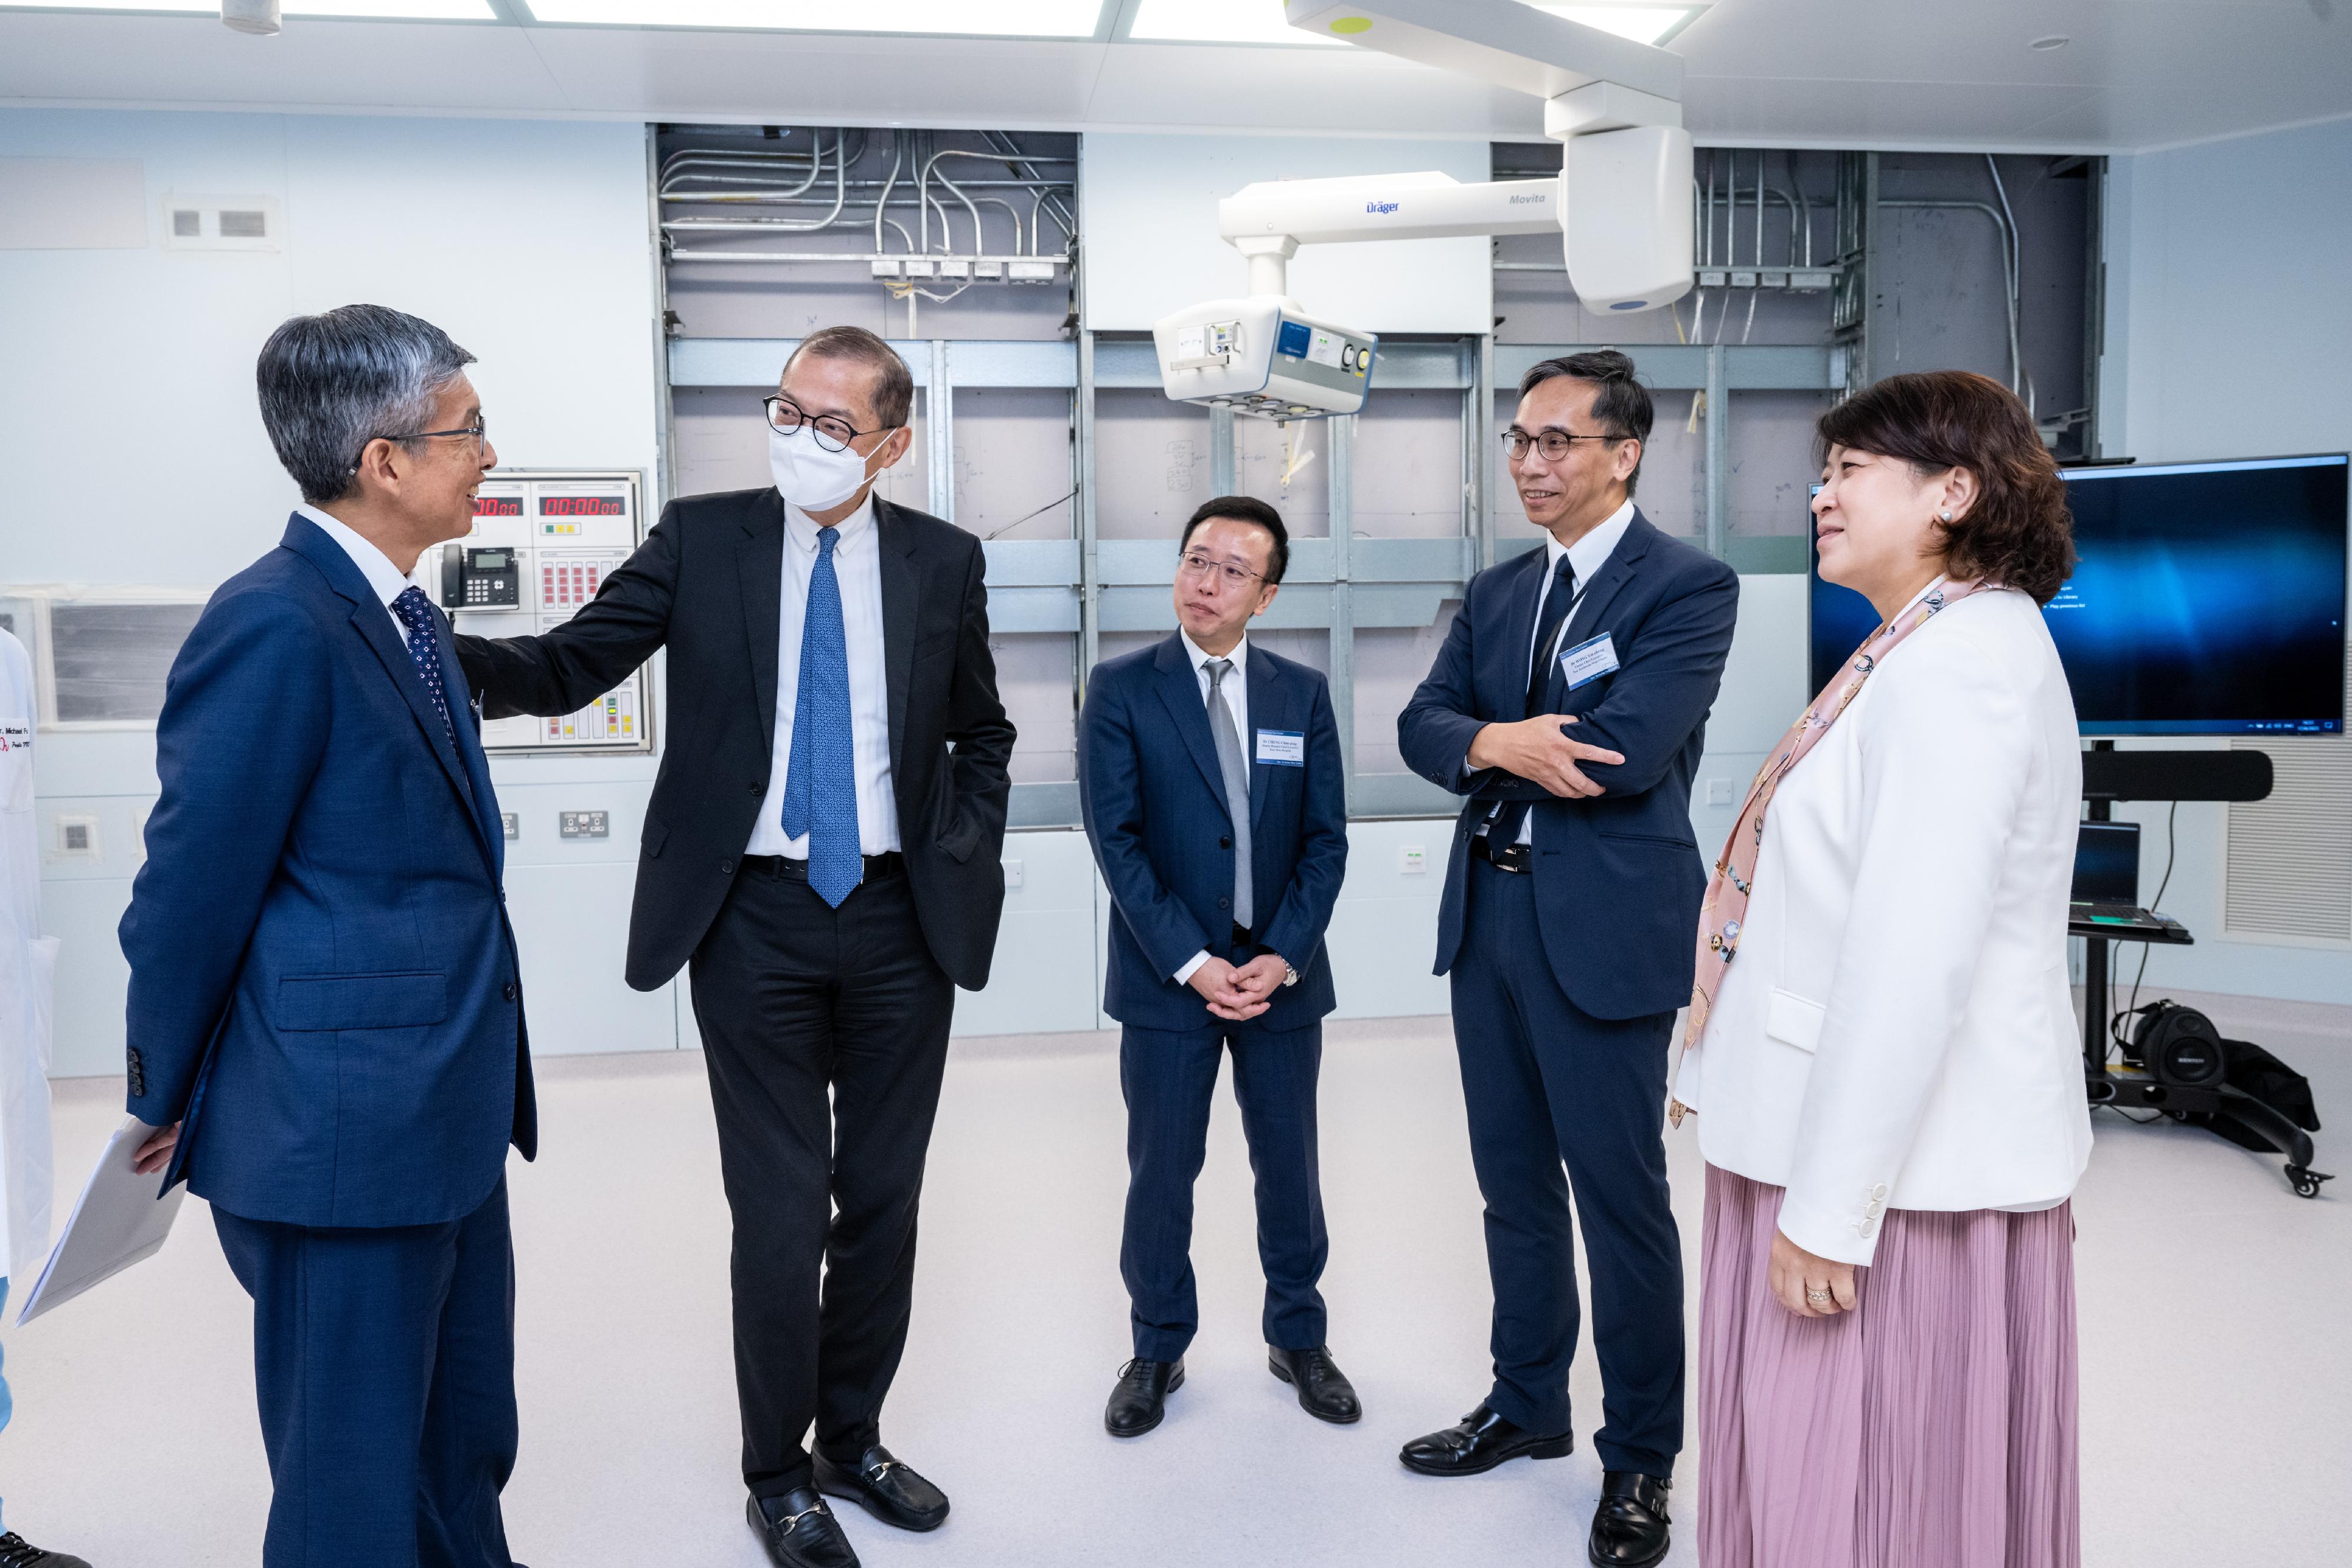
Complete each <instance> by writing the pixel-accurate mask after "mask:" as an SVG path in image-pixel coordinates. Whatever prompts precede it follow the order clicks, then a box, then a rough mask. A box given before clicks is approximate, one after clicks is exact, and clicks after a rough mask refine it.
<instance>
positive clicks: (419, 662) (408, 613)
mask: <svg viewBox="0 0 2352 1568" xmlns="http://www.w3.org/2000/svg"><path fill="white" fill-rule="evenodd" d="M392 612H393V613H394V615H397V616H399V617H400V623H401V624H402V625H403V626H405V627H407V628H408V659H409V663H411V664H415V666H416V674H417V675H418V677H419V678H420V679H422V680H423V681H424V683H425V694H426V695H429V696H430V697H432V699H433V709H434V711H435V712H436V713H438V714H439V715H440V716H441V732H442V733H443V734H444V735H446V736H447V737H449V745H450V747H452V749H454V748H455V747H457V727H456V726H454V725H452V724H451V723H450V722H449V694H448V691H447V690H446V688H445V687H444V686H443V685H442V684H441V638H440V634H439V633H438V632H436V631H435V630H434V627H433V605H432V601H429V600H427V599H426V598H425V591H424V590H423V589H421V588H419V587H417V586H416V585H415V583H411V584H409V585H408V586H407V587H406V588H404V589H402V590H401V591H400V597H399V598H397V599H395V600H394V601H392Z"/></svg>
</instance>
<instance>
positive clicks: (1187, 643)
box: [1176, 631, 1250, 986]
mask: <svg viewBox="0 0 2352 1568" xmlns="http://www.w3.org/2000/svg"><path fill="white" fill-rule="evenodd" d="M1176 635H1178V636H1179V637H1182V638H1183V639H1184V653H1185V656H1186V657H1187V658H1189V659H1191V660H1192V674H1194V675H1195V676H1197V677H1198V678H1199V679H1200V682H1201V708H1202V712H1203V713H1205V712H1207V711H1208V706H1209V661H1211V660H1212V659H1231V660H1232V661H1233V662H1234V667H1233V668H1232V670H1230V671H1228V672H1227V673H1226V675H1225V679H1224V684H1223V685H1222V686H1221V687H1219V688H1218V689H1219V690H1220V691H1222V692H1223V694H1224V698H1225V706H1226V707H1227V708H1229V709H1231V710H1232V712H1233V716H1234V739H1236V740H1238V741H1240V742H1241V746H1242V767H1243V768H1248V767H1249V765H1250V751H1249V744H1250V743H1249V637H1248V634H1247V633H1244V634H1243V637H1242V640H1241V641H1240V642H1238V643H1234V647H1233V652H1231V653H1202V651H1201V647H1200V644H1199V643H1195V642H1193V641H1192V638H1191V637H1190V636H1188V635H1186V634H1185V633H1184V632H1181V631H1180V632H1177V633H1176ZM1208 961H1209V950H1208V949H1207V948H1206V947H1203V948H1202V949H1201V950H1200V951H1199V952H1197V953H1195V954H1193V955H1192V956H1191V957H1189V958H1187V959H1185V960H1184V963H1183V966H1182V967H1181V968H1179V969H1178V970H1177V971H1176V983H1177V984H1178V985H1180V986H1184V985H1190V984H1191V983H1192V972H1193V971H1194V970H1196V969H1198V968H1199V967H1201V966H1202V965H1203V964H1205V963H1207V962H1208Z"/></svg>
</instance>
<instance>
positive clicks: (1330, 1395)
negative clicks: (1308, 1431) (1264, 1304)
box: [1265, 1344, 1364, 1427]
mask: <svg viewBox="0 0 2352 1568" xmlns="http://www.w3.org/2000/svg"><path fill="white" fill-rule="evenodd" d="M1265 1369H1266V1370H1267V1371H1268V1372H1271V1373H1273V1374H1274V1375H1276V1377H1279V1378H1280V1379H1282V1380H1283V1381H1284V1382H1285V1383H1287V1384H1289V1385H1292V1386H1293V1387H1295V1388H1297V1390H1298V1407H1299V1408H1300V1409H1301V1410H1304V1411H1306V1412H1307V1414H1308V1415H1309V1416H1314V1417H1315V1418H1316V1419H1317V1420H1318V1421H1329V1422H1331V1423H1332V1424H1334V1425H1335V1426H1340V1427H1344V1426H1346V1425H1348V1424H1349V1422H1351V1421H1359V1420H1361V1419H1362V1418H1363V1415H1364V1406H1362V1404H1361V1403H1360V1402H1359V1401H1358V1399H1357V1398H1356V1385H1354V1384H1352V1383H1350V1382H1349V1381H1348V1375H1347V1374H1346V1373H1344V1372H1342V1371H1340V1370H1339V1363H1337V1362H1335V1361H1333V1360H1332V1359H1331V1352H1330V1350H1329V1349H1328V1347H1327V1346H1324V1345H1319V1344H1318V1345H1317V1346H1316V1347H1315V1348H1314V1349H1313V1350H1276V1349H1275V1347H1274V1346H1272V1345H1267V1346H1266V1347H1265Z"/></svg>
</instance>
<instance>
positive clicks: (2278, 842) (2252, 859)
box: [2222, 655, 2352, 946]
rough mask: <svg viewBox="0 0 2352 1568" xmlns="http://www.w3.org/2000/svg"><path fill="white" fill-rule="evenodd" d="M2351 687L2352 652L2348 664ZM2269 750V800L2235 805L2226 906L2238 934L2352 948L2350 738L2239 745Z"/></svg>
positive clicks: (2228, 921)
mask: <svg viewBox="0 0 2352 1568" xmlns="http://www.w3.org/2000/svg"><path fill="white" fill-rule="evenodd" d="M2346 673H2347V688H2346V689H2347V690H2352V655H2347V659H2346ZM2233 745H2235V746H2236V747H2238V748H2240V749H2242V750H2249V751H2267V752H2269V753H2270V755H2271V765H2272V768H2273V770H2274V773H2275V782H2274V783H2273V786H2272V789H2271V796H2270V799H2269V800H2256V801H2252V802H2251V803H2249V804H2245V805H2234V806H2231V808H2230V846H2229V862H2230V875H2229V882H2228V886H2227V888H2226V890H2225V894H2224V895H2225V897H2226V899H2227V903H2228V907H2227V910H2226V913H2225V915H2224V916H2223V920H2222V924H2223V925H2224V926H2225V927H2226V928H2227V929H2228V931H2229V934H2230V935H2231V936H2296V937H2302V938H2305V939H2306V940H2310V941H2319V942H2341V943H2345V944H2347V946H2352V737H2347V738H2329V739H2325V740H2322V739H2303V738H2295V739H2278V740H2267V739H2265V740H2241V741H2236V742H2234V743H2233Z"/></svg>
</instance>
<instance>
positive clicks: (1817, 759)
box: [1675, 591, 2091, 1263]
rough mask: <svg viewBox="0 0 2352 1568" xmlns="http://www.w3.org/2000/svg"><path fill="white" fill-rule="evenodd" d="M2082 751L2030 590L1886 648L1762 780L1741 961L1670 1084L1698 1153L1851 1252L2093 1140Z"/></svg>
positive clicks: (1808, 1240)
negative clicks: (1788, 761) (2082, 934)
mask: <svg viewBox="0 0 2352 1568" xmlns="http://www.w3.org/2000/svg"><path fill="white" fill-rule="evenodd" d="M2082 779H2083V759H2082V755H2081V742H2080V741H2079V740H2078V739H2077V738H2076V735H2075V727H2074V699H2073V697H2072V696H2071V695H2069V693H2068V691H2067V686H2066V673H2065V671H2064V670H2063V669H2062V668H2060V667H2059V664H2058V650H2057V648H2056V646H2055V645H2054V644H2053V643H2052V642H2051V639H2050V630H2049V627H2048V626H2047V624H2045V623H2044V622H2043V621H2042V612H2041V611H2040V610H2039V609H2038V608H2036V607H2035V605H2034V602H2033V601H2032V600H2031V599H2029V598H2027V597H2026V596H2025V595H2024V594H2022V593H2019V592H2016V591H1986V592H1982V593H1976V594H1971V595H1970V596H1969V597H1968V598H1966V599H1963V600H1961V601H1958V603H1956V604H1954V605H1953V606H1952V607H1951V608H1950V609H1948V610H1946V611H1945V612H1943V613H1941V614H1939V615H1937V616H1936V617H1935V618H1934V619H1933V620H1931V621H1929V622H1927V624H1926V625H1924V626H1921V627H1920V628H1919V629H1918V630H1917V631H1916V632H1913V633H1912V635H1911V636H1910V637H1909V638H1908V639H1907V640H1906V641H1905V643H1903V645H1902V646H1901V647H1899V648H1897V649H1895V651H1894V652H1893V653H1889V654H1887V655H1886V662H1885V665H1884V666H1883V667H1882V668H1880V669H1879V670H1878V672H1877V673H1876V674H1874V675H1872V676H1871V678H1870V682H1869V684H1868V685H1865V686H1864V687H1863V688H1862V693H1861V695H1858V696H1857V697H1855V698H1854V700H1853V705H1852V706H1849V707H1848V708H1847V709H1846V710H1845V713H1844V715H1843V716H1842V717H1840V718H1839V719H1838V721H1837V723H1836V724H1835V725H1834V726H1832V727H1831V729H1830V732H1829V733H1828V734H1827V735H1826V736H1824V737H1822V740H1821V743H1820V744H1819V745H1818V746H1816V747H1813V749H1812V750H1811V752H1809V753H1808V754H1807V755H1806V757H1805V758H1804V760H1803V761H1801V762H1800V763H1798V764H1797V766H1796V767H1795V768H1791V769H1790V771H1789V776H1788V778H1787V779H1784V780H1783V781H1782V782H1781V785H1780V791H1779V793H1778V794H1776V795H1775V796H1774V797H1773V798H1772V810H1771V814H1770V816H1769V818H1768V819H1767V820H1766V822H1765V828H1764V841H1763V847H1762V848H1761V850H1760V851H1759V853H1758V858H1757V862H1756V892H1755V894H1754V897H1753V898H1752V900H1751V901H1750V903H1749V904H1748V919H1747V929H1746V930H1745V931H1744V932H1742V933H1741V934H1740V938H1739V961H1738V963H1736V964H1734V965H1733V966H1732V967H1731V972H1730V973H1729V974H1728V975H1727V976H1725V977H1724V981H1723V988H1722V989H1721V990H1720V991H1718V992H1717V994H1716V998H1715V1008H1714V1010H1713V1011H1712V1012H1711V1013H1710V1014H1709V1015H1708V1018H1707V1022H1706V1033H1705V1034H1704V1036H1703V1037H1702V1038H1701V1040H1700V1043H1699V1046H1698V1048H1697V1049H1696V1050H1695V1051H1691V1052H1690V1053H1689V1054H1688V1055H1686V1056H1685V1058H1684V1059H1683V1064H1682V1071H1681V1073H1680V1075H1679V1076H1678V1078H1677V1079H1676V1082H1675V1097H1676V1098H1677V1099H1679V1100H1681V1101H1682V1103H1684V1104H1685V1105H1688V1106H1689V1107H1691V1108H1692V1109H1693V1110H1695V1111H1696V1112H1697V1113H1698V1129H1699V1152H1700V1153H1701V1154H1703V1155H1705V1156H1706V1160H1707V1163H1708V1164H1710V1165H1714V1166H1721V1167H1722V1168H1723V1169H1725V1170H1728V1171H1733V1172H1736V1173H1738V1175H1740V1176H1746V1177H1748V1179H1749V1180H1751V1181H1759V1182H1764V1183H1767V1184H1769V1185H1770V1186H1782V1187H1786V1188H1787V1189H1788V1196H1787V1197H1786V1198H1785V1199H1784V1200H1783V1201H1782V1203H1781V1206H1780V1230H1781V1233H1782V1234H1783V1235H1785V1236H1787V1237H1788V1238H1789V1239H1790V1240H1791V1241H1793V1242H1795V1243H1796V1244H1797V1245H1798V1246H1800V1247H1802V1248H1803V1249H1806V1250H1807V1251H1809V1252H1813V1253H1817V1254H1819V1255H1820V1256H1822V1257H1823V1258H1831V1259H1835V1260H1840V1261H1843V1262H1847V1263H1868V1262H1869V1261H1870V1260H1871V1259H1872V1258H1873V1256H1874V1253H1875V1251H1876V1249H1877V1244H1878V1236H1879V1221H1880V1219H1881V1218H1882V1216H1883V1215H1884V1214H1885V1211H1886V1210H1888V1209H1890V1208H1898V1209H1933V1210H1945V1211H1953V1210H1963V1209H1975V1208H2011V1209H2031V1208H2041V1207H2052V1206H2053V1205H2055V1204H2057V1203H2059V1202H2060V1201H2062V1200H2063V1199H2064V1198H2065V1197H2067V1196H2068V1195H2069V1194H2071V1193H2072V1192H2073V1191H2074V1183H2075V1180H2076V1179H2077V1178H2078V1177H2079V1176H2081V1175H2082V1174H2083V1167H2084V1164H2085V1162H2086V1161H2088V1159H2089V1158H2090V1153H2091V1118H2090V1111H2089V1108H2088V1105H2087V1103H2086V1102H2085V1100H2084V1091H2083V1059H2082V1045H2081V1037H2080V1036H2079V1035H2078V1034H2077V1033H2076V1032H2075V1025H2074V1002H2073V998H2072V995H2071V993H2070V992H2069V991H2068V989H2067V980H2066V904H2067V899H2068V897H2069V893H2068V888H2069V886H2070V884H2071V882H2072V880H2073V876H2074V829H2075V820H2076V818H2078V817H2079V816H2080V815H2081V801H2082V793H2083V789H2082Z"/></svg>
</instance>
